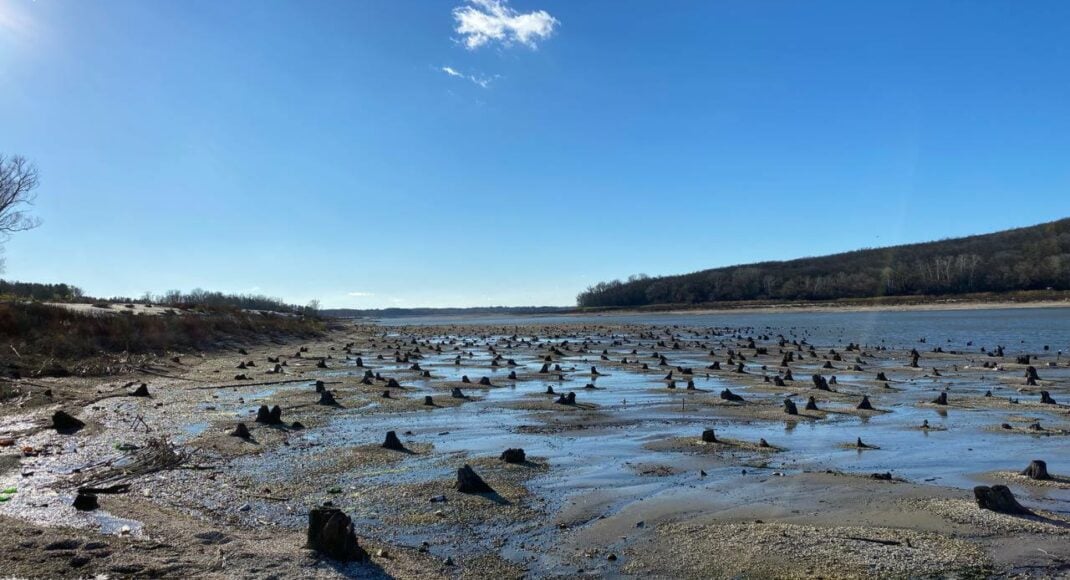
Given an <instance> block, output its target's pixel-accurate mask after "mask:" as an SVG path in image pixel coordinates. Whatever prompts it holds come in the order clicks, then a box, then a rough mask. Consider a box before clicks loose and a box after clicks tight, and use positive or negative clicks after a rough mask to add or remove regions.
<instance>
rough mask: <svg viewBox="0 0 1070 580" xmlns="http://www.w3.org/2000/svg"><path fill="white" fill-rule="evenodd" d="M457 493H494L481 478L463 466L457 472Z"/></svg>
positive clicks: (470, 468) (466, 466)
mask: <svg viewBox="0 0 1070 580" xmlns="http://www.w3.org/2000/svg"><path fill="white" fill-rule="evenodd" d="M457 491H459V492H461V493H494V490H493V489H492V488H491V487H490V486H489V485H487V482H485V481H483V478H482V477H479V474H478V473H476V472H475V470H474V469H472V466H470V465H467V464H465V466H464V467H462V468H460V469H458V470H457Z"/></svg>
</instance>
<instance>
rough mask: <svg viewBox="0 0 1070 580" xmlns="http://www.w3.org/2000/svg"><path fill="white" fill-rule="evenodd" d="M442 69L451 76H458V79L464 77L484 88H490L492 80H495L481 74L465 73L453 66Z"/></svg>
mask: <svg viewBox="0 0 1070 580" xmlns="http://www.w3.org/2000/svg"><path fill="white" fill-rule="evenodd" d="M440 70H441V71H442V72H444V73H446V74H448V75H450V76H451V77H454V78H458V79H464V80H466V81H469V82H471V83H472V84H475V85H478V86H480V87H482V88H484V89H487V88H490V82H491V81H492V80H493V79H491V78H489V77H481V76H476V75H467V74H464V73H462V72H461V71H459V70H457V69H455V68H453V67H451V66H444V67H441V69H440Z"/></svg>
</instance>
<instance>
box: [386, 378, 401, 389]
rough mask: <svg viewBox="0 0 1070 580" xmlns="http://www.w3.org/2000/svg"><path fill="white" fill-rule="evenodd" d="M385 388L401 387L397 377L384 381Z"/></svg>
mask: <svg viewBox="0 0 1070 580" xmlns="http://www.w3.org/2000/svg"><path fill="white" fill-rule="evenodd" d="M386 388H388V389H400V388H401V384H400V383H398V381H397V379H390V380H388V381H387V382H386Z"/></svg>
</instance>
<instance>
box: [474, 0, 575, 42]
mask: <svg viewBox="0 0 1070 580" xmlns="http://www.w3.org/2000/svg"><path fill="white" fill-rule="evenodd" d="M453 19H454V20H455V21H456V22H457V25H456V27H455V28H454V30H456V31H457V34H460V35H461V38H462V40H463V42H464V45H465V46H466V47H467V48H468V49H469V50H475V49H477V48H479V47H481V46H485V45H487V44H490V43H492V42H497V43H499V44H501V45H502V46H505V47H509V46H512V45H513V44H522V45H524V46H526V47H528V48H536V46H537V43H538V42H539V41H542V40H545V39H547V38H549V37H550V35H551V34H553V32H554V28H555V27H557V25H558V24H559V22H558V20H557V19H556V18H554V17H553V16H550V13H549V12H546V11H545V10H535V11H532V12H526V13H520V12H517V11H516V10H513V9H512V8H510V7H509V5H508V4H507V2H506V0H468V4H467V5H465V6H458V7H456V8H454V9H453Z"/></svg>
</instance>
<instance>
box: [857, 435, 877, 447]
mask: <svg viewBox="0 0 1070 580" xmlns="http://www.w3.org/2000/svg"><path fill="white" fill-rule="evenodd" d="M855 447H857V448H859V449H877V448H876V447H874V446H872V445H867V444H865V443H863V442H862V438H861V437H859V438H858V440H857V441H855Z"/></svg>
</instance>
